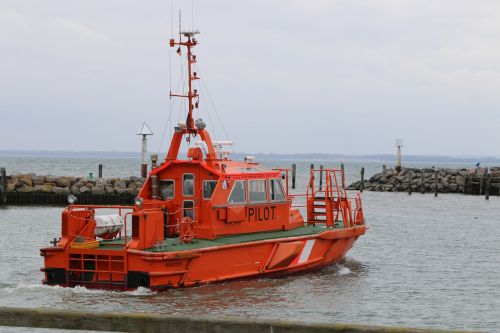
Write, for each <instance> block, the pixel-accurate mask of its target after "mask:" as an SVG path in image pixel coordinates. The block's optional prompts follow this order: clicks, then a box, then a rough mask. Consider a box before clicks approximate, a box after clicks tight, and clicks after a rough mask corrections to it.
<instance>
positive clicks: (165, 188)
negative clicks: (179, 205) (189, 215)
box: [160, 179, 175, 200]
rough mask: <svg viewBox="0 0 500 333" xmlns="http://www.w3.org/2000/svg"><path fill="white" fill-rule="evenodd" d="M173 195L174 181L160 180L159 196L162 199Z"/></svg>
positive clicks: (170, 197)
mask: <svg viewBox="0 0 500 333" xmlns="http://www.w3.org/2000/svg"><path fill="white" fill-rule="evenodd" d="M174 195H175V181H174V180H172V179H167V180H160V196H161V199H162V200H167V199H172V198H173V197H174Z"/></svg>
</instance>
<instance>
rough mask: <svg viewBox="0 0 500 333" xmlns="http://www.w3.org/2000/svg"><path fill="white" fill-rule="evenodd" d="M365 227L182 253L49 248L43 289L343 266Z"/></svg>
mask: <svg viewBox="0 0 500 333" xmlns="http://www.w3.org/2000/svg"><path fill="white" fill-rule="evenodd" d="M364 233H365V226H364V225H359V226H355V227H351V228H342V229H326V230H325V231H322V232H320V233H316V234H311V235H305V236H298V237H283V238H272V239H265V240H257V241H249V242H243V243H237V244H227V245H220V246H209V247H197V246H196V244H193V248H192V249H188V250H182V251H171V250H170V251H162V250H161V249H155V250H154V251H138V250H131V249H128V250H127V249H106V248H90V249H81V248H66V249H61V248H58V247H51V248H45V249H42V250H41V254H42V256H44V257H45V267H44V268H42V271H44V272H45V279H44V281H43V282H44V283H45V284H49V285H61V286H66V287H74V286H77V285H79V286H85V287H87V288H102V289H119V290H130V289H135V288H138V287H146V288H151V289H153V290H164V289H169V288H179V287H189V286H194V285H199V284H204V283H212V282H217V281H226V280H233V279H242V278H248V277H257V276H274V275H284V274H292V273H298V272H302V271H308V270H313V269H319V268H321V267H324V266H327V265H329V264H332V263H337V262H339V261H341V260H342V259H343V258H344V257H345V255H346V253H347V252H348V251H349V249H350V248H351V247H352V246H353V245H354V243H355V241H356V240H357V238H358V237H359V236H360V235H362V234H364Z"/></svg>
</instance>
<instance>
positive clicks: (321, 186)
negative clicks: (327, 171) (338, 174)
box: [319, 165, 323, 191]
mask: <svg viewBox="0 0 500 333" xmlns="http://www.w3.org/2000/svg"><path fill="white" fill-rule="evenodd" d="M322 189H323V166H322V165H320V166H319V190H320V191H321V190H322Z"/></svg>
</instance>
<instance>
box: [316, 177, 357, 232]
mask: <svg viewBox="0 0 500 333" xmlns="http://www.w3.org/2000/svg"><path fill="white" fill-rule="evenodd" d="M318 176H319V179H323V176H324V177H325V180H326V182H325V186H324V188H323V186H322V184H321V183H322V182H319V185H318V182H317V181H316V180H317V179H318ZM339 177H340V178H341V180H342V181H341V182H340V184H339V180H338V179H339ZM306 197H307V223H308V224H310V225H316V224H325V225H326V227H329V228H335V227H337V228H338V227H344V228H348V227H351V226H354V224H355V222H354V221H355V218H354V216H353V210H352V207H351V201H350V200H349V198H348V197H347V191H346V188H345V181H344V174H343V173H342V170H337V169H311V170H310V176H309V185H308V187H307V194H306ZM356 204H357V201H356Z"/></svg>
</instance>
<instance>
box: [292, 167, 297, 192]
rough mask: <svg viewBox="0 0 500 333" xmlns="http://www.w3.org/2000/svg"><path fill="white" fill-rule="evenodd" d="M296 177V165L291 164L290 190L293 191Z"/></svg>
mask: <svg viewBox="0 0 500 333" xmlns="http://www.w3.org/2000/svg"><path fill="white" fill-rule="evenodd" d="M296 177H297V164H295V163H294V164H292V189H293V190H295V178H296Z"/></svg>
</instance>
